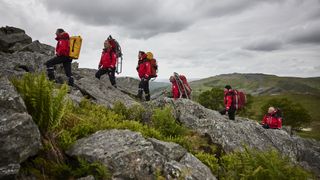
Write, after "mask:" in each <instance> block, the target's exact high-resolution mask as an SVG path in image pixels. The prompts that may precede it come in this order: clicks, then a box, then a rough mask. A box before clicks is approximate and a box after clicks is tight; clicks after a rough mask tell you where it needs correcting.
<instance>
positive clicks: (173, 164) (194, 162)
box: [164, 153, 217, 180]
mask: <svg viewBox="0 0 320 180" xmlns="http://www.w3.org/2000/svg"><path fill="white" fill-rule="evenodd" d="M164 171H165V174H166V178H167V179H177V178H178V179H179V178H184V179H188V180H215V179H217V178H216V177H215V176H213V175H212V173H211V171H210V169H209V168H208V167H207V166H205V165H204V164H203V163H202V162H201V161H200V160H199V159H197V158H196V157H194V156H193V155H192V154H190V153H186V154H185V155H184V156H183V157H182V159H181V160H180V162H177V161H169V162H166V163H165V167H164Z"/></svg>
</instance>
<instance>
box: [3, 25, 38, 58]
mask: <svg viewBox="0 0 320 180" xmlns="http://www.w3.org/2000/svg"><path fill="white" fill-rule="evenodd" d="M31 42H32V39H31V37H30V36H28V35H26V34H25V32H24V30H22V29H19V28H15V27H9V26H6V27H1V28H0V51H3V52H9V53H13V52H14V51H16V50H18V49H19V48H17V47H21V46H22V45H23V44H25V45H26V44H30V43H31ZM17 43H19V44H20V45H19V46H16V48H13V46H15V45H16V44H17Z"/></svg>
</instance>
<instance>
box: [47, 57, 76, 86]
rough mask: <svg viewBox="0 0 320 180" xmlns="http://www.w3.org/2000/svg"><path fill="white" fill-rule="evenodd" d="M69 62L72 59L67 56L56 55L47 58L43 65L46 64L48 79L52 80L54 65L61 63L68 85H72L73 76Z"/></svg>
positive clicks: (53, 77)
mask: <svg viewBox="0 0 320 180" xmlns="http://www.w3.org/2000/svg"><path fill="white" fill-rule="evenodd" d="M71 62H72V59H70V58H69V57H67V56H56V57H54V58H52V59H50V60H48V61H47V62H46V63H45V65H46V66H47V73H48V77H49V79H50V80H54V79H55V76H54V65H57V64H63V69H64V72H65V73H66V76H67V77H68V78H69V82H68V83H69V85H73V77H72V72H71Z"/></svg>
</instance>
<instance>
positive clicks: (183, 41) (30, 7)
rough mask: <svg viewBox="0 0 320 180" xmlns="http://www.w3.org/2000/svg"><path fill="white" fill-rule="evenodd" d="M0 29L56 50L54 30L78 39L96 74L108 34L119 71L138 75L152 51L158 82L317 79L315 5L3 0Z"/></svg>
mask: <svg viewBox="0 0 320 180" xmlns="http://www.w3.org/2000/svg"><path fill="white" fill-rule="evenodd" d="M0 12H1V16H0V26H6V25H8V26H15V27H19V28H22V29H24V30H25V31H26V33H27V34H28V35H29V36H31V37H32V38H33V40H39V41H40V42H42V43H45V44H49V45H51V46H55V45H56V41H55V40H54V38H55V31H56V29H57V28H63V29H64V30H65V31H67V32H68V33H69V34H70V35H81V36H82V38H83V44H82V49H81V54H80V58H79V60H77V61H78V62H79V66H80V67H82V68H95V69H97V67H98V63H99V61H100V56H101V51H102V48H103V42H104V40H105V39H106V38H107V37H108V36H109V35H110V34H111V35H112V36H113V37H114V38H116V39H117V40H118V42H119V43H120V45H121V47H122V50H123V54H124V57H123V72H122V73H121V74H120V75H119V76H131V77H137V72H136V65H137V55H138V51H139V50H142V51H146V52H148V51H151V52H152V53H153V54H154V57H155V58H156V59H157V62H158V65H159V72H158V77H159V79H167V78H169V76H170V75H171V74H172V73H173V72H178V73H180V74H184V75H186V76H187V77H188V78H205V77H209V76H215V75H219V74H228V73H234V72H237V73H265V74H275V75H278V76H295V77H315V76H317V77H318V76H320V0H223V1H221V0H184V1H183V0H0Z"/></svg>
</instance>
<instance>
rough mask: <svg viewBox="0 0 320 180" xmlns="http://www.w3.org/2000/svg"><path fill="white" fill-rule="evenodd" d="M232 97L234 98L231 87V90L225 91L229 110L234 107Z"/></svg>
mask: <svg viewBox="0 0 320 180" xmlns="http://www.w3.org/2000/svg"><path fill="white" fill-rule="evenodd" d="M232 99H233V90H232V89H229V91H225V92H224V106H225V108H226V110H229V109H231V108H234V107H233V106H234V105H233V103H232Z"/></svg>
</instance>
